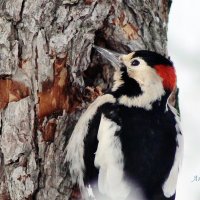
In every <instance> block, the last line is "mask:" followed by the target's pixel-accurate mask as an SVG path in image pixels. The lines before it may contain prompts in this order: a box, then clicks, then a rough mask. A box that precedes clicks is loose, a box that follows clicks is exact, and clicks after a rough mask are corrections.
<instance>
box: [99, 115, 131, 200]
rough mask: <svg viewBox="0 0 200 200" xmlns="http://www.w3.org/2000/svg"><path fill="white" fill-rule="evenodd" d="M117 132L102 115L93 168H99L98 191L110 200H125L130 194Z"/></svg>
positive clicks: (118, 128)
mask: <svg viewBox="0 0 200 200" xmlns="http://www.w3.org/2000/svg"><path fill="white" fill-rule="evenodd" d="M119 130H120V126H118V125H117V124H116V123H115V122H113V121H111V120H109V119H107V118H106V117H105V116H104V115H102V118H101V123H100V127H99V131H98V140H99V144H98V148H97V152H96V157H95V166H96V167H98V168H99V177H98V189H99V191H100V192H101V193H102V194H104V195H106V196H107V197H109V198H110V199H112V200H125V199H126V198H127V196H128V195H129V192H130V186H129V184H128V183H127V182H126V181H125V179H124V172H123V167H124V166H123V155H122V151H121V143H120V140H119V138H118V137H117V136H116V135H115V133H116V131H119Z"/></svg>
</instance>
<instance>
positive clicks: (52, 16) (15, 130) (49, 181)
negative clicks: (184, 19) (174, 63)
mask: <svg viewBox="0 0 200 200" xmlns="http://www.w3.org/2000/svg"><path fill="white" fill-rule="evenodd" d="M169 7H170V1H167V0H152V1H150V0H146V1H143V2H142V1H141V0H134V1H133V0H105V1H102V0H34V1H33V0H15V1H13V0H0V127H1V128H0V200H8V199H12V200H24V199H37V200H44V199H49V200H54V199H59V200H62V199H69V198H70V195H71V193H72V186H71V183H70V178H69V174H68V166H67V163H65V162H64V159H65V151H64V150H65V147H66V145H67V141H68V138H69V137H70V134H71V132H72V130H73V127H74V125H75V123H76V121H77V120H78V118H79V116H80V114H81V113H82V112H83V110H84V109H85V108H86V107H87V105H88V104H89V103H90V102H91V101H93V100H94V99H95V98H96V97H97V96H98V95H101V94H102V93H104V92H105V91H106V90H107V89H108V88H109V87H110V86H111V82H112V73H113V69H112V67H109V66H108V63H107V61H105V60H103V58H101V57H100V56H99V54H97V53H96V52H95V51H94V50H93V49H92V45H93V43H95V44H97V45H99V46H104V47H107V48H109V49H113V50H115V51H118V52H130V51H133V50H139V49H149V50H154V51H157V52H159V53H161V54H165V53H166V42H167V22H168V11H169Z"/></svg>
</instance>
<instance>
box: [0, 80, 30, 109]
mask: <svg viewBox="0 0 200 200" xmlns="http://www.w3.org/2000/svg"><path fill="white" fill-rule="evenodd" d="M27 96H29V89H28V87H26V86H25V85H24V84H23V83H20V82H17V81H14V80H11V79H0V109H2V108H5V107H6V106H7V105H8V103H9V102H13V101H19V100H20V99H22V98H25V97H27Z"/></svg>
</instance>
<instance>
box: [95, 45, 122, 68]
mask: <svg viewBox="0 0 200 200" xmlns="http://www.w3.org/2000/svg"><path fill="white" fill-rule="evenodd" d="M93 47H94V48H95V49H96V50H97V51H98V52H99V53H100V54H101V55H102V56H104V57H105V58H106V59H108V60H109V61H110V62H111V64H112V66H113V67H114V68H115V69H120V68H121V67H122V62H121V61H120V56H122V55H123V54H119V53H117V52H113V51H110V50H108V49H104V48H102V47H98V46H95V45H94V46H93Z"/></svg>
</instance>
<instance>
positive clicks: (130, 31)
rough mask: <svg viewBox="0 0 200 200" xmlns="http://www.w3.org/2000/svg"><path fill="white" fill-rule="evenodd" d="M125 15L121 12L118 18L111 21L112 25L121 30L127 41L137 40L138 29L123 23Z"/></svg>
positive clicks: (128, 23)
mask: <svg viewBox="0 0 200 200" xmlns="http://www.w3.org/2000/svg"><path fill="white" fill-rule="evenodd" d="M125 19H126V15H125V13H124V12H121V14H120V16H119V17H118V18H116V19H113V24H114V25H116V26H119V27H121V28H122V30H123V32H124V34H125V36H126V37H127V38H128V39H129V40H136V39H137V38H138V28H137V27H136V26H134V25H133V24H131V23H130V22H125Z"/></svg>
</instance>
